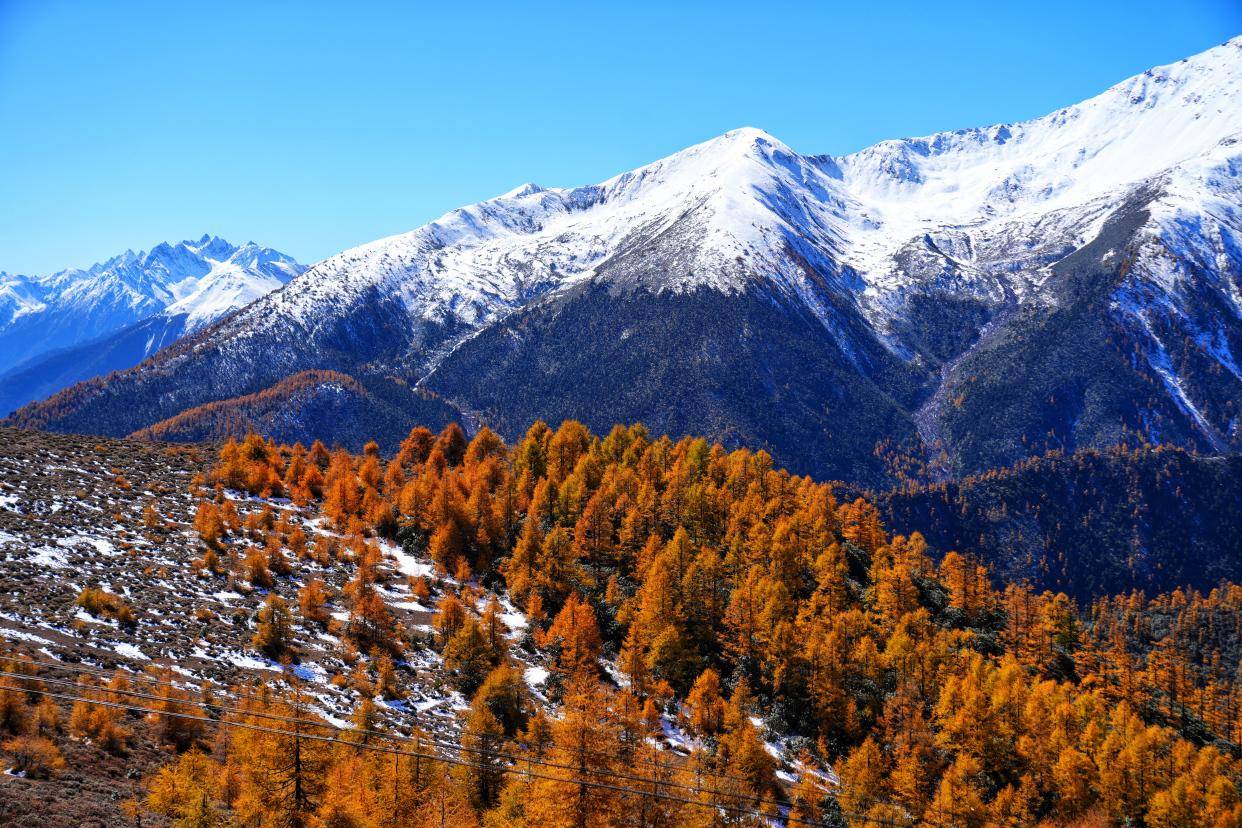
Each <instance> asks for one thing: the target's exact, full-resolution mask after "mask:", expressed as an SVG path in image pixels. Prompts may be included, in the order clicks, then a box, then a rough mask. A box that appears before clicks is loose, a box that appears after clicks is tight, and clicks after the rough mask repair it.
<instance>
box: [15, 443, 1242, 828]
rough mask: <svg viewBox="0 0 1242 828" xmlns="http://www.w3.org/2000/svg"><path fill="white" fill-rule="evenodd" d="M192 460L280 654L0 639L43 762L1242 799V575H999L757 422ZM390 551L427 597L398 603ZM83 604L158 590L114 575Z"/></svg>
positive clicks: (752, 811)
mask: <svg viewBox="0 0 1242 828" xmlns="http://www.w3.org/2000/svg"><path fill="white" fill-rule="evenodd" d="M190 489H191V492H192V494H193V503H194V506H193V519H192V521H193V536H194V537H195V538H196V539H197V540H196V543H195V544H194V551H195V557H194V558H193V560H192V561H191V562H190V563H189V565H188V566H189V568H190V569H192V570H193V573H192V574H193V576H194V577H195V578H199V579H203V580H205V581H209V582H224V581H227V583H229V584H231V585H233V588H236V589H239V590H254V591H255V596H256V598H255V600H256V605H257V610H256V612H255V613H254V614H253V616H252V617H249V618H245V619H243V620H242V623H243V624H244V626H245V636H246V639H247V640H246V647H247V649H248V651H249V652H252V653H254V654H255V656H256V657H258V658H261V659H263V660H265V661H267V662H268V663H270V664H273V665H283V667H279V666H278V667H277V669H283V673H282V674H279V675H281V676H282V678H281V679H280V680H273V677H272V676H271V674H269V677H268V680H266V681H263V682H259V681H244V680H243V681H238V682H236V683H234V684H233V685H232V686H223V685H221V686H217V687H215V688H214V689H208V688H207V687H206V686H205V685H203V686H201V687H198V688H196V689H191V687H190V685H189V684H187V683H186V682H185V681H184V680H179V674H178V673H176V672H173V671H172V669H175V667H176V665H175V663H174V664H173V665H171V669H170V667H167V666H165V667H158V668H157V667H156V666H154V665H153V666H152V668H151V669H150V670H148V671H147V672H146V673H141V674H132V673H125V672H122V671H116V672H112V673H110V672H108V671H106V670H104V669H97V668H93V667H91V666H89V665H87V664H83V665H81V669H80V671H79V672H77V673H76V674H74V671H73V670H72V667H71V665H60V668H65V669H68V670H69V675H68V676H67V677H66V676H63V675H62V677H61V678H56V677H55V676H57V675H61V673H62V672H63V670H60V669H49V667H54V665H48V664H47V663H46V661H47V660H46V657H43V656H39V655H38V654H37V653H33V652H32V651H28V650H22V649H21V648H17V649H15V650H14V651H13V652H11V653H10V654H9V656H8V659H7V660H6V662H5V665H4V668H3V671H0V673H2V674H3V675H4V676H6V677H7V681H6V684H5V687H6V689H5V690H4V692H3V696H2V697H0V698H2V699H3V701H2V711H0V724H2V725H3V727H4V728H5V729H6V730H7V731H8V737H7V738H8V741H7V742H5V743H4V750H5V752H6V754H7V755H8V756H10V757H11V761H12V762H13V763H14V766H15V767H17V768H21V769H23V772H25V773H28V774H31V775H33V776H38V775H54V774H57V773H61V772H62V770H63V767H64V765H65V759H64V758H63V756H62V754H65V753H68V750H67V748H66V745H67V744H73V745H75V746H80V745H82V744H85V745H89V746H90V748H91V750H93V751H96V752H99V753H101V754H111V755H115V756H122V757H123V756H126V755H127V754H128V752H130V751H132V750H133V749H134V747H133V746H134V745H135V744H136V743H137V741H138V739H139V735H138V734H139V731H141V732H142V734H143V735H142V737H141V738H142V739H143V740H145V741H149V742H150V743H151V744H152V745H155V750H156V755H157V760H156V761H153V762H148V763H147V767H148V769H147V771H146V773H145V774H144V778H143V781H142V786H143V787H142V791H143V792H142V794H141V796H137V797H135V798H134V799H133V801H132V803H131V807H132V810H133V813H134V814H135V820H136V821H139V822H140V821H141V820H142V819H143V818H148V819H153V820H156V819H162V820H165V821H166V822H167V823H169V824H173V825H178V826H216V825H221V826H222V825H238V826H357V827H358V828H364V826H366V827H369V826H375V828H380V826H396V825H496V826H499V825H532V826H536V825H538V826H545V825H566V826H572V825H582V826H588V825H589V826H595V825H634V824H639V825H651V826H657V825H746V824H756V825H759V824H772V823H773V822H775V823H779V824H788V825H801V824H810V825H873V824H874V825H946V826H947V825H968V826H974V825H977V826H983V825H1012V826H1018V825H1032V824H1046V825H1095V824H1101V825H1102V824H1143V825H1152V826H1175V825H1217V826H1226V825H1238V824H1242V795H1240V793H1239V784H1242V761H1240V759H1242V757H1240V755H1239V747H1238V745H1239V743H1240V742H1242V715H1240V714H1239V711H1240V709H1242V681H1240V680H1239V679H1240V675H1239V665H1240V663H1242V587H1240V586H1238V585H1237V584H1233V583H1228V582H1224V583H1220V584H1219V585H1218V586H1216V587H1214V588H1212V589H1211V590H1210V591H1206V592H1199V591H1195V590H1182V589H1177V590H1174V591H1172V592H1168V593H1161V594H1144V593H1142V592H1138V591H1135V592H1127V593H1121V594H1117V595H1110V596H1104V597H1099V598H1097V599H1095V600H1091V601H1087V602H1080V601H1077V600H1075V599H1074V598H1073V597H1070V596H1069V595H1067V594H1065V593H1064V592H1052V591H1044V590H1039V589H1035V588H1032V587H1031V586H1030V585H1029V583H1025V582H1005V581H1004V580H1003V579H1000V578H998V577H997V576H996V574H995V572H993V571H991V570H989V569H988V568H987V566H985V565H984V564H983V563H982V562H981V561H980V560H977V559H974V558H971V557H969V556H967V555H963V554H959V553H957V552H955V551H952V550H938V549H933V548H931V547H929V545H928V544H927V542H926V540H925V539H924V537H923V536H922V535H920V534H918V533H911V534H909V535H900V534H895V533H893V532H892V531H890V530H889V529H888V528H886V526H885V525H884V522H883V521H882V519H881V516H880V512H879V511H878V510H877V508H876V507H875V506H874V505H873V504H872V503H869V502H868V501H866V500H864V499H862V498H854V499H847V498H841V499H839V498H838V496H837V495H836V493H834V490H833V487H832V486H830V485H828V484H824V483H818V482H815V481H814V480H811V479H809V478H805V477H798V476H794V475H791V474H789V473H787V472H785V471H782V470H780V469H778V468H776V467H775V466H774V464H773V462H772V460H771V458H770V457H769V456H768V455H766V454H765V453H763V452H751V451H747V450H734V451H727V450H725V449H724V448H723V447H721V446H720V445H717V444H712V443H709V442H707V441H706V440H702V439H690V438H686V439H682V440H680V441H677V442H673V441H671V440H670V439H668V438H658V439H656V438H653V437H652V436H651V435H649V434H648V433H647V431H646V430H645V429H644V428H643V427H642V426H641V425H634V426H631V427H628V428H625V427H620V426H618V427H616V428H614V429H613V430H612V431H611V432H610V433H609V434H608V435H607V436H605V437H602V438H601V437H599V436H596V435H593V434H591V433H590V432H589V431H588V430H587V429H586V428H585V427H583V426H582V425H581V424H579V423H576V422H572V421H567V422H565V423H563V424H562V425H561V426H560V427H559V428H557V429H555V430H553V429H552V428H550V427H548V426H547V425H545V424H543V423H542V422H540V423H536V424H535V425H534V426H533V427H532V428H531V429H530V430H529V431H528V433H527V434H526V436H525V437H524V438H523V439H521V440H520V441H518V442H517V443H516V444H515V445H511V446H510V445H506V444H505V443H504V442H503V441H502V440H501V439H500V438H499V437H498V436H497V435H496V434H494V433H493V432H491V431H490V430H488V429H486V428H483V429H481V430H480V431H479V432H478V433H477V434H476V435H475V436H474V437H473V438H472V439H469V440H467V438H466V437H465V435H464V434H463V432H462V431H461V429H459V428H458V427H457V426H456V425H450V426H448V427H446V428H444V429H443V430H442V431H440V432H439V433H438V434H434V433H432V432H431V431H429V430H427V429H423V428H415V429H414V430H413V431H411V432H410V434H409V436H408V437H407V438H406V439H405V440H404V441H403V442H402V443H401V445H400V449H399V451H398V452H397V453H396V454H395V455H394V456H392V457H391V458H389V459H385V458H383V457H381V456H380V453H379V451H378V449H377V447H376V446H374V445H369V446H367V447H366V448H365V449H364V451H363V452H362V453H361V454H357V455H351V454H349V453H347V452H345V451H343V450H340V449H336V450H328V449H327V448H326V447H325V446H324V445H323V444H322V443H315V444H314V445H312V446H311V447H310V448H309V449H307V448H305V447H304V446H302V445H300V444H299V445H293V446H289V445H279V444H276V443H274V442H271V441H265V440H263V439H261V438H259V437H257V436H255V435H253V434H252V435H250V436H248V437H246V439H245V440H243V441H241V442H237V441H233V440H229V441H228V442H226V443H225V444H224V445H223V446H222V448H220V449H219V451H218V454H217V455H216V456H215V457H214V459H211V460H209V461H207V462H206V466H205V470H204V471H203V472H201V473H199V474H198V475H197V476H195V477H194V478H193V480H192V481H190ZM152 511H154V510H152ZM144 520H148V521H151V522H157V521H158V520H159V516H158V515H152V514H150V512H148V513H146V514H144ZM384 550H391V552H390V554H399V555H405V556H409V557H410V558H411V559H416V560H424V561H426V562H427V566H426V567H425V569H423V570H421V571H420V572H419V574H411V575H404V576H403V575H401V574H400V573H394V572H393V571H392V569H391V567H389V566H387V565H386V563H385V559H386V557H388V555H386V554H385V551H384ZM312 567H326V568H327V569H325V570H324V571H335V572H337V573H340V574H341V579H340V586H339V588H338V587H336V586H333V585H332V584H331V583H330V582H325V580H324V579H322V578H320V577H310V575H309V573H310V571H311V568H312ZM394 578H404V580H405V581H406V583H405V584H403V585H402V586H401V589H407V588H408V592H409V595H410V596H413V597H414V599H415V601H416V602H417V604H418V606H420V607H422V608H425V610H426V612H425V613H423V617H424V618H425V621H426V623H425V624H424V625H412V624H408V623H404V622H402V621H400V620H398V616H397V614H396V613H395V611H394V609H393V607H394V606H395V605H394V604H393V595H394V593H395V591H396V590H397V586H396V584H394ZM264 596H266V597H264ZM282 596H283V597H282ZM77 603H78V605H79V607H81V608H82V609H83V611H85V612H88V613H90V614H92V615H94V616H100V617H102V616H108V617H109V618H110V619H112V620H113V623H116V624H117V625H123V624H134V623H140V622H139V621H137V620H136V619H135V618H134V617H133V614H132V612H129V607H128V606H127V603H126V601H125V600H124V599H123V598H121V597H120V596H117V595H114V594H111V593H108V592H107V591H106V590H96V591H94V592H92V591H90V590H84V591H83V592H82V594H81V595H80V596H79V598H78V602H77ZM127 613H128V615H127ZM141 623H148V622H146V621H142V622H141ZM307 630H317V631H321V633H320V634H321V635H324V636H327V637H328V638H329V639H330V640H331V641H332V642H333V643H332V645H331V646H332V647H333V648H334V649H335V651H337V652H338V653H339V654H340V655H341V657H342V661H341V664H342V665H345V664H349V665H352V668H351V669H350V670H348V671H346V670H344V669H342V670H341V672H339V673H337V674H335V675H334V676H332V677H331V679H330V681H331V683H333V684H335V685H336V686H337V687H338V688H343V690H344V692H346V694H347V697H348V698H351V699H352V700H353V702H352V709H351V711H350V714H349V716H348V719H347V720H339V721H334V720H331V717H324V716H323V715H322V714H321V713H320V712H317V711H318V710H319V708H318V707H317V701H316V694H317V693H318V692H319V690H318V687H317V685H316V680H315V677H314V674H312V673H311V672H309V671H308V669H307V667H308V662H306V661H304V660H303V655H304V654H303V653H302V652H301V651H300V646H299V644H298V641H299V631H307ZM532 653H533V654H538V655H539V656H540V657H542V658H543V659H544V661H543V662H542V663H545V664H546V665H547V666H546V676H539V678H540V679H541V680H540V681H539V682H538V683H537V684H536V683H532V682H531V681H530V671H529V668H525V667H523V664H524V663H525V662H519V661H518V660H517V659H516V658H515V656H520V657H522V658H526V657H527V656H529V655H530V654H532ZM428 660H431V661H433V662H435V663H437V664H438V665H439V668H440V669H442V671H443V675H444V676H445V680H446V682H447V683H448V684H449V686H450V688H451V690H452V691H454V692H455V693H457V694H459V696H458V697H459V698H460V700H461V703H460V710H459V711H458V712H457V719H458V726H457V727H456V728H455V729H453V730H452V731H451V732H444V731H442V730H440V731H437V730H433V729H425V728H424V727H423V724H422V722H421V721H420V716H419V714H418V708H417V705H415V704H407V703H406V701H403V699H402V696H403V690H402V687H403V684H402V674H403V673H408V672H409V671H410V670H411V669H412V668H411V665H413V664H416V663H421V662H426V661H428ZM143 824H147V823H143ZM150 824H155V823H154V822H153V823H150ZM160 824H163V823H160Z"/></svg>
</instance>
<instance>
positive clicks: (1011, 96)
mask: <svg viewBox="0 0 1242 828" xmlns="http://www.w3.org/2000/svg"><path fill="white" fill-rule="evenodd" d="M456 6H462V8H452V7H456ZM1238 33H1242V0H1161V2H1147V1H1146V0H1124V1H1120V0H1097V2H1092V3H1082V2H1060V0H1042V2H1038V3H998V2H977V3H953V2H937V3H929V2H925V1H924V2H917V3H902V2H895V0H887V2H855V3H849V4H845V3H814V4H812V3H802V4H798V3H782V2H747V3H730V2H724V1H723V0H716V1H715V2H705V3H664V2H644V1H643V0H630V2H626V3H615V4H605V3H602V2H591V3H565V4H543V3H503V4H500V3H498V4H494V5H493V4H490V3H486V2H480V3H470V4H454V3H436V4H434V5H433V4H427V5H426V6H425V7H419V5H418V4H414V3H391V4H387V3H367V2H353V3H348V4H347V3H341V4H339V5H334V4H328V3H315V2H309V0H308V2H288V3H277V2H269V3H264V2H249V3H231V2H215V3H192V2H188V0H187V2H177V3H150V4H145V3H130V2H121V1H120V0H111V1H110V2H60V0H0V204H3V205H4V206H3V208H2V209H0V269H3V270H8V271H10V272H25V273H37V272H45V271H50V270H55V269H59V268H62V267H67V266H72V265H85V264H89V263H90V262H92V261H95V260H97V259H101V258H106V257H107V256H109V255H111V254H113V253H115V252H119V251H120V250H123V249H125V248H127V247H133V248H140V247H148V246H150V245H151V244H153V243H155V242H157V241H160V240H163V239H171V240H176V239H181V238H186V237H190V236H198V235H201V234H202V233H204V232H211V233H218V234H220V235H222V236H224V237H226V238H229V239H231V240H235V241H244V240H246V239H254V240H255V241H258V242H260V243H263V244H267V245H271V246H274V247H277V248H279V249H282V250H284V251H286V252H288V253H290V254H292V255H294V256H296V257H297V258H299V259H300V260H302V261H305V262H311V261H314V260H317V259H320V258H323V257H324V256H327V255H330V254H332V253H335V252H337V251H339V250H342V249H344V248H346V247H349V246H352V245H355V244H359V243H361V242H365V241H369V240H371V239H374V238H378V237H380V236H384V235H389V234H392V233H397V232H402V231H405V230H409V229H412V228H414V227H417V226H418V225H420V224H422V223H424V222H426V221H428V220H430V219H433V218H435V217H436V216H439V215H440V214H442V213H444V212H446V211H448V210H450V209H452V208H454V207H457V206H460V205H462V204H467V203H471V202H475V201H479V200H482V199H485V198H490V197H492V196H494V195H498V194H499V193H502V192H504V191H506V190H508V189H510V188H512V187H514V186H516V185H518V184H520V183H522V182H524V181H535V182H537V183H540V184H543V185H545V186H565V185H578V184H585V183H590V182H594V181H598V180H602V179H604V178H607V177H609V176H612V175H614V174H616V173H618V172H621V171H622V170H625V169H629V168H631V167H635V166H638V165H640V164H643V163H646V162H648V161H652V160H654V159H656V158H658V157H660V156H662V155H666V154H668V153H670V152H674V151H676V150H678V149H681V148H682V147H685V146H688V145H690V144H692V143H695V142H697V141H701V140H704V139H707V138H710V137H712V136H713V135H717V134H719V133H721V132H724V131H726V130H728V129H731V128H734V127H738V126H743V125H752V126H758V127H762V128H764V129H766V130H768V131H769V132H772V133H773V134H775V135H776V136H778V137H780V138H781V139H782V140H784V141H785V142H786V143H788V144H790V145H791V146H793V147H794V148H795V149H797V150H800V151H802V152H806V153H815V152H828V153H844V152H849V151H852V150H855V149H858V148H860V147H863V146H866V145H867V144H870V143H873V142H875V141H877V140H880V139H883V138H892V137H901V136H906V135H920V134H925V133H928V132H933V131H937V130H941V129H954V128H959V127H965V126H974V125H981V124H988V123H995V122H1000V121H1012V120H1017V119H1022V118H1028V117H1034V116H1037V115H1041V114H1043V113H1045V112H1047V111H1050V110H1052V109H1056V108H1057V107H1059V106H1063V105H1066V104H1069V103H1073V102H1076V101H1078V100H1080V99H1082V98H1085V97H1088V96H1090V95H1092V94H1095V93H1097V92H1099V91H1101V90H1103V89H1104V88H1106V87H1108V86H1110V85H1111V84H1113V83H1115V82H1117V81H1119V80H1121V79H1123V78H1125V77H1127V76H1128V75H1131V74H1134V73H1136V72H1139V71H1142V70H1143V69H1146V68H1148V67H1149V66H1152V65H1156V64H1161V63H1168V62H1171V61H1173V60H1177V59H1179V58H1181V57H1185V56H1187V55H1190V54H1193V53H1195V52H1199V51H1202V50H1203V49H1206V48H1208V47H1210V46H1213V45H1215V44H1217V43H1219V42H1221V41H1223V40H1226V39H1228V38H1229V37H1231V36H1233V35H1235V34H1238Z"/></svg>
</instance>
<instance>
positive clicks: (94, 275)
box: [0, 235, 306, 412]
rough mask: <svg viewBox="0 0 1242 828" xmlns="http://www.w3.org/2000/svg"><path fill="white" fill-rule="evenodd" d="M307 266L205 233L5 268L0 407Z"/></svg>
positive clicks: (152, 347) (85, 373)
mask: <svg viewBox="0 0 1242 828" xmlns="http://www.w3.org/2000/svg"><path fill="white" fill-rule="evenodd" d="M304 270H306V268H305V266H303V265H300V264H298V263H297V262H296V261H294V260H293V259H292V258H291V257H289V256H286V255H285V254H283V253H279V252H277V251H275V250H272V249H270V248H266V247H260V246H259V245H257V244H255V243H254V242H247V243H246V244H244V245H241V246H238V245H233V244H230V243H229V242H227V241H225V240H224V239H221V238H219V237H218V236H211V235H204V236H203V237H202V238H199V239H196V240H193V239H192V240H186V241H182V242H178V243H176V244H170V243H168V242H164V243H162V244H159V245H157V246H155V247H153V248H152V249H151V250H150V251H140V252H137V253H135V252H134V251H132V250H127V251H125V252H124V253H122V254H121V255H119V256H114V257H113V258H111V259H109V260H107V261H106V262H101V263H99V264H95V265H93V266H91V267H89V268H87V269H78V268H73V269H69V270H62V271H59V272H57V273H53V274H51V275H47V276H15V275H10V274H7V273H0V411H3V412H8V411H10V410H12V409H14V408H16V407H18V406H20V405H23V404H25V403H28V402H30V401H32V400H36V399H40V398H43V397H46V396H48V395H49V394H51V393H53V392H55V391H59V390H60V389H62V388H65V387H67V386H69V385H72V384H74V383H76V382H80V381H82V380H85V379H88V378H90V377H94V376H99V375H102V374H107V373H108V372H110V371H116V370H121V369H124V368H129V367H131V366H133V365H136V364H138V363H139V362H141V361H142V360H143V359H145V358H147V357H148V356H151V355H152V354H154V353H155V352H156V351H158V350H160V349H161V348H163V347H165V346H167V345H170V344H172V343H173V342H176V341H177V340H178V339H179V338H181V337H182V336H184V335H185V334H187V333H192V332H194V331H197V330H199V329H200V328H203V327H205V326H207V325H209V324H211V323H212V322H215V321H216V320H218V319H220V318H221V317H223V316H226V315H227V314H229V313H230V312H232V311H234V310H237V309H238V308H241V307H244V306H245V305H248V304H250V303H251V302H253V301H254V300H255V299H258V298H259V297H261V296H264V295H265V294H267V293H270V292H271V291H273V290H275V289H276V288H278V287H280V286H281V285H283V284H285V283H287V282H288V281H289V280H290V279H292V278H293V277H295V276H297V275H298V274H300V273H302V272H303V271H304Z"/></svg>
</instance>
